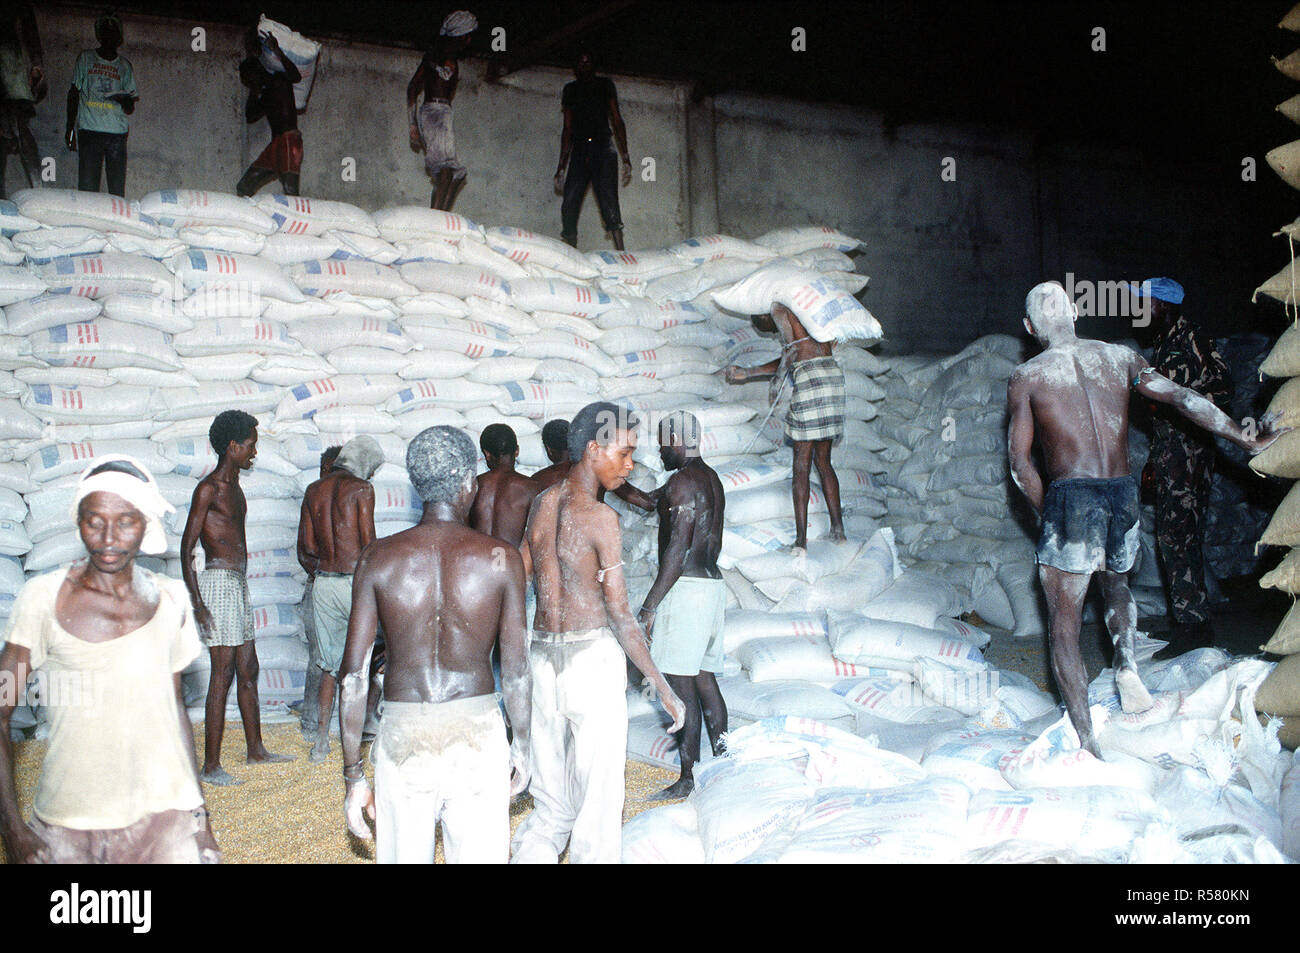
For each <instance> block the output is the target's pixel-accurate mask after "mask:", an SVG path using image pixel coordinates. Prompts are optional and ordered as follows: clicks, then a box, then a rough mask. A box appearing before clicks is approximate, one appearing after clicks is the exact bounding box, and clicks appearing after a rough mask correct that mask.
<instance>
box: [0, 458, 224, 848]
mask: <svg viewBox="0 0 1300 953" xmlns="http://www.w3.org/2000/svg"><path fill="white" fill-rule="evenodd" d="M171 510H172V506H171V504H169V503H168V502H167V501H166V500H165V499H163V497H162V494H161V493H159V491H158V484H157V483H155V482H154V479H153V477H152V476H151V475H150V474H149V472H148V471H147V470H145V468H144V466H143V465H142V464H141V463H140V462H139V461H138V460H134V459H132V458H131V457H127V456H124V455H120V454H109V455H106V456H102V457H99V458H97V459H96V460H95V461H94V463H93V464H92V465H91V468H90V469H89V470H88V471H87V472H86V475H85V476H83V477H82V478H81V482H80V483H79V484H78V486H77V493H76V497H75V499H74V501H73V504H72V512H73V516H74V518H75V519H76V521H77V529H78V531H79V532H80V534H81V541H82V543H84V544H85V546H86V554H87V559H86V561H85V562H78V563H76V564H74V565H73V566H71V567H67V568H64V569H59V570H57V571H55V572H51V573H46V574H45V575H43V576H37V577H35V578H33V579H31V580H30V581H29V582H28V583H27V584H26V585H25V586H23V588H22V591H21V592H19V593H18V599H17V601H16V602H15V603H14V609H13V614H12V615H11V616H10V617H9V625H8V627H7V630H6V631H5V633H4V637H5V639H6V640H7V644H6V645H5V648H4V652H3V653H0V835H3V839H4V846H5V852H6V854H7V856H8V860H9V863H11V864H14V863H51V864H145V863H161V864H194V863H216V862H217V861H218V860H219V859H220V853H219V851H218V849H217V842H216V841H215V840H214V839H213V837H212V829H211V827H210V826H209V825H208V812H207V809H206V808H205V807H204V804H203V792H202V791H201V790H200V788H199V780H198V774H197V770H196V765H195V759H194V732H193V730H192V729H191V728H190V720H189V717H188V716H187V715H186V712H185V703H184V701H183V699H182V695H181V671H182V670H183V669H184V668H186V667H187V666H188V665H189V664H190V663H191V662H193V661H194V659H196V658H197V657H198V655H199V653H200V652H202V651H203V647H202V646H201V645H200V644H199V634H198V632H197V631H196V630H195V628H194V615H193V613H192V611H191V609H190V604H189V603H190V600H189V597H188V596H187V595H186V593H185V591H184V588H183V587H182V586H181V585H180V583H178V582H176V581H175V580H171V579H167V578H165V577H163V576H155V575H154V574H153V573H151V572H149V571H148V570H145V569H142V568H140V567H139V566H136V565H135V558H136V555H137V554H138V553H140V552H145V553H156V554H161V553H163V552H164V551H165V550H166V549H167V538H166V534H165V533H164V532H163V524H162V519H163V517H164V516H165V515H166V514H167V513H169V512H171ZM32 672H35V673H36V674H35V679H36V681H37V683H38V684H39V686H40V689H41V693H42V698H43V699H44V701H45V704H46V706H47V707H48V709H49V712H50V737H49V745H48V748H47V750H46V753H45V758H44V761H43V762H42V764H41V776H40V780H39V781H38V782H37V786H36V798H35V802H34V804H33V813H34V815H35V816H34V817H33V818H32V820H31V822H30V824H24V823H23V821H22V816H21V815H20V813H19V810H18V796H17V791H16V790H15V787H14V771H13V766H14V759H13V748H12V747H11V745H10V742H9V718H10V716H11V715H12V714H13V710H14V706H15V705H16V704H18V698H17V695H18V692H21V690H22V688H23V686H24V685H26V684H27V677H28V675H29V674H30V673H32Z"/></svg>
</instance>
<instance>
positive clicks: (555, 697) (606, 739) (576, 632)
mask: <svg viewBox="0 0 1300 953" xmlns="http://www.w3.org/2000/svg"><path fill="white" fill-rule="evenodd" d="M636 427H637V424H636V420H635V418H633V417H632V416H631V415H630V414H629V413H628V411H627V410H626V409H625V408H621V407H619V406H617V405H616V404H611V403H605V402H600V403H594V404H588V405H587V406H586V407H584V408H582V410H580V411H579V412H578V413H577V415H576V416H575V417H574V418H573V420H572V422H571V423H570V424H569V458H570V459H571V460H572V461H573V466H572V468H571V469H570V470H569V473H568V475H567V476H566V477H565V478H564V480H563V482H561V483H557V484H556V485H555V486H553V487H551V488H550V489H549V490H547V491H546V492H544V493H542V494H540V495H539V496H538V497H537V499H536V500H534V501H533V510H532V512H531V513H530V514H529V516H528V529H527V531H526V533H525V539H524V545H525V558H526V559H528V560H529V561H530V564H531V567H532V574H533V577H534V579H535V582H536V586H537V616H536V618H535V619H534V621H533V639H532V644H531V646H530V648H529V664H530V666H531V668H532V675H533V707H532V733H533V738H532V746H533V747H532V750H533V759H532V772H533V783H532V787H531V788H530V790H531V792H532V795H533V805H534V806H533V813H532V814H530V815H529V816H528V818H527V819H526V820H525V821H524V823H523V825H521V826H520V828H519V830H518V832H517V833H516V835H515V842H514V850H515V854H514V858H513V861H514V862H515V863H555V862H557V861H558V860H559V858H560V854H561V853H562V852H563V851H564V848H565V845H566V844H567V845H568V848H569V862H570V863H574V864H581V863H612V864H616V863H619V862H620V859H621V857H622V831H623V793H624V792H623V771H624V767H625V763H626V753H627V699H626V691H627V672H626V668H625V662H624V653H626V657H627V658H629V659H631V660H632V663H633V664H634V665H636V667H637V668H638V669H639V670H640V671H642V672H644V673H645V674H646V676H648V677H649V679H650V682H651V684H652V685H653V686H654V687H655V689H657V690H658V692H659V697H660V700H661V701H662V703H663V706H664V708H665V709H666V710H667V712H668V714H669V716H670V717H671V718H672V722H673V724H672V730H673V731H677V730H678V729H679V728H681V727H682V722H683V720H684V719H685V708H684V706H683V704H682V701H681V699H679V698H678V697H677V695H676V694H675V693H674V692H673V690H672V688H671V687H669V685H668V683H667V682H666V681H665V680H664V677H663V675H662V674H661V673H660V671H659V668H658V666H656V665H655V663H654V661H653V660H652V659H651V658H650V653H649V651H648V650H647V648H646V643H645V636H644V634H643V633H642V631H641V626H640V625H638V624H637V621H636V619H635V618H633V616H632V610H631V609H630V608H629V607H628V602H627V580H626V579H625V578H624V575H623V539H622V534H621V533H620V532H619V526H618V514H617V513H615V512H614V511H613V510H612V509H611V508H610V507H608V506H606V505H605V504H604V503H601V502H600V501H599V500H598V499H597V498H596V493H597V490H599V489H600V488H601V487H604V488H605V489H607V490H615V489H617V488H618V487H620V486H621V485H622V484H623V483H624V482H626V480H627V475H628V474H629V473H631V472H632V454H633V452H634V451H635V450H636ZM503 661H504V660H503ZM511 723H512V724H513V723H514V719H513V717H512V718H511Z"/></svg>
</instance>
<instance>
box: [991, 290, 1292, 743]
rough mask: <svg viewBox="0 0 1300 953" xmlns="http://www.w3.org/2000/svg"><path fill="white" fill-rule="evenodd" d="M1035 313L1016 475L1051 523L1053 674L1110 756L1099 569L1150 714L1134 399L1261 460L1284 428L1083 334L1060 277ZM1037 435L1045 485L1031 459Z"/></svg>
mask: <svg viewBox="0 0 1300 953" xmlns="http://www.w3.org/2000/svg"><path fill="white" fill-rule="evenodd" d="M1025 310H1026V312H1027V313H1028V316H1027V317H1026V319H1025V327H1026V328H1027V329H1028V331H1029V333H1030V334H1031V335H1032V336H1033V337H1034V338H1035V339H1036V340H1037V341H1038V342H1039V343H1040V344H1041V345H1043V348H1044V350H1043V352H1042V353H1041V354H1039V355H1038V356H1036V357H1034V358H1032V359H1031V360H1029V361H1026V362H1025V363H1024V364H1021V365H1020V367H1018V368H1016V370H1015V373H1013V374H1012V375H1011V380H1010V381H1009V382H1008V383H1007V403H1008V409H1009V412H1010V417H1011V422H1010V427H1009V432H1008V438H1007V444H1008V446H1007V452H1008V455H1009V457H1010V464H1011V476H1012V479H1014V480H1015V483H1016V486H1018V487H1019V488H1020V491H1021V492H1022V493H1024V494H1025V496H1026V498H1028V500H1029V503H1030V505H1031V506H1033V508H1034V511H1035V512H1036V513H1038V514H1039V516H1040V518H1041V519H1042V532H1041V535H1040V536H1039V540H1038V578H1039V580H1040V582H1041V583H1042V585H1043V591H1044V593H1046V595H1047V609H1048V642H1049V644H1050V648H1051V657H1052V672H1053V674H1054V675H1055V676H1056V684H1057V686H1058V687H1059V688H1060V690H1061V696H1062V697H1063V698H1064V699H1065V707H1066V710H1067V711H1068V712H1069V714H1070V721H1071V722H1072V723H1073V724H1074V728H1075V731H1077V732H1078V734H1079V743H1080V745H1081V746H1082V747H1083V748H1084V750H1086V751H1089V752H1091V753H1092V754H1093V755H1096V756H1097V757H1098V758H1100V757H1101V751H1100V749H1099V748H1098V746H1097V742H1096V739H1095V738H1094V736H1093V732H1092V718H1091V716H1090V714H1089V712H1088V684H1087V671H1086V670H1085V668H1084V665H1083V659H1082V658H1081V656H1080V654H1079V626H1080V623H1081V617H1082V609H1083V600H1084V597H1085V596H1086V595H1087V592H1088V584H1089V581H1090V580H1091V579H1092V576H1093V573H1098V572H1099V573H1100V574H1101V589H1102V595H1103V597H1104V599H1105V602H1106V615H1105V618H1106V628H1107V630H1108V631H1109V632H1110V636H1111V639H1112V640H1113V641H1114V643H1115V686H1116V688H1117V689H1118V691H1119V697H1120V704H1121V706H1122V707H1123V709H1124V711H1126V712H1140V711H1144V710H1146V709H1147V708H1149V707H1150V706H1151V696H1150V695H1149V694H1148V693H1147V690H1146V687H1145V686H1144V685H1143V684H1142V679H1141V677H1140V676H1139V675H1138V670H1137V662H1136V661H1135V660H1134V657H1133V639H1134V635H1135V633H1136V631H1137V606H1136V604H1135V603H1134V601H1133V596H1132V594H1131V593H1130V592H1129V588H1128V572H1129V570H1130V569H1132V567H1133V562H1134V560H1135V559H1136V558H1137V551H1138V537H1139V532H1140V523H1139V510H1138V491H1137V483H1136V482H1135V481H1134V480H1133V478H1132V477H1131V476H1130V475H1129V462H1128V412H1129V399H1130V395H1131V393H1132V392H1133V391H1136V392H1137V393H1139V394H1141V395H1142V396H1144V397H1147V398H1149V399H1150V400H1154V401H1157V402H1159V403H1162V404H1168V405H1169V406H1171V407H1172V408H1173V409H1174V410H1176V411H1178V412H1179V413H1180V414H1182V415H1183V416H1184V417H1186V418H1187V419H1188V420H1190V421H1192V422H1193V423H1195V424H1197V425H1198V426H1200V427H1202V428H1204V429H1205V430H1208V431H1209V432H1210V433H1212V434H1215V435H1216V436H1220V437H1224V438H1226V439H1228V440H1231V441H1232V442H1233V443H1235V444H1238V445H1239V446H1241V447H1244V448H1245V449H1247V450H1250V451H1252V452H1254V453H1258V452H1259V451H1261V450H1263V449H1264V448H1265V447H1267V446H1269V445H1270V444H1271V443H1272V442H1273V441H1274V440H1275V439H1277V435H1278V431H1274V430H1273V429H1272V422H1271V420H1267V419H1266V420H1265V421H1264V422H1263V426H1262V428H1261V430H1260V433H1259V434H1254V433H1251V432H1250V431H1249V430H1247V429H1243V428H1242V427H1240V426H1238V425H1237V424H1236V423H1234V422H1233V421H1232V419H1231V418H1229V417H1228V416H1227V415H1226V414H1224V413H1223V412H1222V411H1221V410H1219V409H1218V408H1217V407H1215V406H1214V404H1213V403H1212V402H1211V401H1209V400H1207V399H1206V398H1204V397H1201V396H1200V395H1199V394H1197V393H1195V392H1194V391H1191V390H1188V389H1187V388H1185V387H1180V386H1178V385H1177V384H1175V383H1174V382H1173V381H1171V380H1169V379H1168V378H1167V377H1163V376H1161V375H1160V374H1158V373H1156V372H1155V370H1154V369H1153V368H1151V367H1150V366H1149V365H1148V364H1147V363H1146V361H1145V360H1143V359H1142V356H1141V355H1139V354H1138V353H1136V352H1135V351H1131V350H1129V349H1128V348H1126V347H1121V346H1119V345H1116V344H1106V343H1103V342H1101V341H1091V340H1087V339H1083V338H1078V337H1076V336H1075V333H1074V322H1075V320H1076V318H1077V316H1078V315H1077V310H1076V309H1075V307H1074V304H1073V302H1071V301H1070V297H1069V295H1067V294H1066V292H1065V289H1064V288H1062V287H1061V286H1060V285H1059V284H1057V283H1056V282H1054V281H1052V282H1045V283H1043V284H1040V285H1037V286H1035V287H1034V288H1033V290H1032V291H1030V292H1029V296H1028V297H1027V298H1026V299H1025ZM1035 436H1036V437H1037V438H1038V441H1039V444H1040V446H1041V447H1042V450H1043V458H1044V461H1045V463H1046V468H1047V479H1048V481H1049V485H1047V486H1044V483H1043V478H1042V476H1041V475H1040V474H1039V472H1038V467H1037V466H1036V465H1035V463H1034V461H1033V458H1032V457H1031V456H1030V451H1031V449H1032V447H1033V444H1034V438H1035Z"/></svg>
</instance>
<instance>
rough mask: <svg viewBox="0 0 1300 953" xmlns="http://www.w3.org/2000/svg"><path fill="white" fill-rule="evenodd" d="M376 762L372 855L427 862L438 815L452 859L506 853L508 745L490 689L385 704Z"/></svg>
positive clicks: (495, 857)
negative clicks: (434, 700) (442, 700)
mask: <svg viewBox="0 0 1300 953" xmlns="http://www.w3.org/2000/svg"><path fill="white" fill-rule="evenodd" d="M372 760H373V761H374V764H375V860H376V862H378V863H381V864H431V863H433V851H434V838H435V834H436V831H437V828H438V821H439V820H441V821H442V849H443V854H444V856H445V857H446V859H447V863H449V864H504V863H505V862H506V861H507V860H508V859H509V857H510V746H509V745H508V744H507V743H506V728H505V723H504V722H503V721H502V719H501V710H500V708H498V707H497V700H496V696H495V695H478V696H475V697H473V698H461V699H457V700H456V701H451V702H445V703H443V704H440V705H431V704H419V703H413V702H393V701H389V702H386V703H385V705H384V717H383V719H382V721H381V722H380V729H379V737H378V738H377V739H376V740H375V750H374V754H373V756H372Z"/></svg>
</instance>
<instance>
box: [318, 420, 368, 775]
mask: <svg viewBox="0 0 1300 953" xmlns="http://www.w3.org/2000/svg"><path fill="white" fill-rule="evenodd" d="M383 462H384V452H383V450H381V449H380V447H379V444H378V443H377V442H376V441H375V439H374V438H373V437H366V436H361V437H353V438H352V439H351V440H349V441H348V442H347V443H345V444H344V445H343V449H342V450H340V451H339V455H338V456H337V457H336V458H335V459H334V464H333V466H332V467H331V468H330V472H329V473H328V474H326V475H325V476H323V477H321V478H320V479H319V480H317V481H316V482H315V483H313V484H312V485H311V486H309V487H307V492H306V495H304V496H303V500H302V512H301V514H300V516H299V517H298V562H299V564H300V565H301V566H302V568H303V569H305V570H307V573H308V574H309V575H310V576H311V577H312V579H313V580H314V581H313V583H312V591H311V612H312V623H313V624H312V628H313V630H314V632H315V635H316V645H315V653H314V654H315V655H316V656H317V661H316V664H317V666H318V667H319V668H320V670H321V676H320V689H319V694H318V695H317V698H318V706H319V707H318V709H317V722H316V743H315V744H314V745H313V746H312V749H311V755H310V757H309V760H310V761H311V763H312V764H322V763H323V762H324V761H325V759H326V758H327V757H329V753H330V727H329V724H330V714H331V713H332V712H333V710H334V688H335V686H336V684H337V680H338V674H339V665H340V664H342V662H343V645H344V643H345V642H346V641H347V636H348V616H349V615H350V614H351V612H352V573H353V572H354V571H355V570H356V567H357V560H358V559H360V558H361V552H362V550H364V549H365V548H366V547H367V546H369V545H370V544H371V543H372V542H374V540H375V488H374V487H373V486H371V485H370V478H371V477H372V476H374V475H375V471H376V470H378V469H379V467H380V465H381V464H382V463H383Z"/></svg>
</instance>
